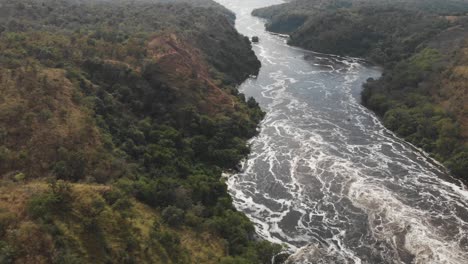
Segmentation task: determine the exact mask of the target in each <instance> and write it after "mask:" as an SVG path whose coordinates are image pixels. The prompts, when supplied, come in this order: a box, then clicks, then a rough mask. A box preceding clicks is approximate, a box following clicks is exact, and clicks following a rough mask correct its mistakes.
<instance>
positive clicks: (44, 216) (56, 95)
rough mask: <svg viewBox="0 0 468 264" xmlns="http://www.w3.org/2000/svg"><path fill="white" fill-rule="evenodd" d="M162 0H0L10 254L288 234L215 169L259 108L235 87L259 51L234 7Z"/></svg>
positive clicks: (72, 258)
mask: <svg viewBox="0 0 468 264" xmlns="http://www.w3.org/2000/svg"><path fill="white" fill-rule="evenodd" d="M165 2H167V1H145V0H141V1H136V2H132V3H129V2H128V1H97V2H96V1H88V0H84V1H68V0H58V1H52V0H47V1H32V0H21V1H10V0H1V1H0V4H1V5H0V14H1V16H0V110H1V112H0V176H1V178H2V180H1V184H0V196H1V199H0V200H1V202H0V226H1V232H0V262H1V263H109V262H112V263H264V262H268V261H269V259H270V258H271V256H272V254H274V253H275V252H277V251H278V250H279V247H277V246H272V245H270V244H269V243H266V242H262V241H256V240H254V239H253V238H254V228H253V225H252V224H251V223H250V222H249V220H248V219H247V218H246V217H245V216H244V215H242V214H241V213H239V212H236V211H235V209H234V208H233V206H232V202H231V199H230V196H229V194H228V193H227V190H226V185H225V184H224V182H223V181H222V180H221V172H222V170H226V169H232V168H233V167H234V166H235V165H237V163H238V162H239V160H240V159H241V158H243V157H245V155H246V154H247V153H248V147H247V140H248V139H249V138H250V137H252V136H254V135H255V134H256V127H257V124H258V122H259V121H260V120H261V118H262V117H263V113H262V111H261V110H260V109H259V107H258V105H257V103H256V102H255V101H254V100H253V99H250V100H248V101H247V102H246V100H245V97H244V96H243V95H242V94H239V93H238V92H237V90H236V87H235V85H237V84H238V83H240V82H242V81H243V80H244V79H245V78H246V77H247V76H249V75H252V74H253V75H254V74H257V72H258V69H259V67H260V63H259V61H258V60H257V59H256V57H255V55H254V53H253V51H252V50H251V46H250V42H249V41H248V39H246V38H245V37H243V36H241V35H239V34H238V33H237V32H236V31H235V29H234V27H233V20H232V19H233V16H232V13H230V12H229V11H227V10H226V9H224V8H222V7H220V6H219V5H217V4H215V3H214V2H212V1H209V0H206V1H205V0H200V1H195V2H193V3H192V2H191V1H190V3H189V1H177V3H175V4H174V3H172V1H171V3H165ZM77 3H79V4H77ZM57 178H58V179H60V181H58V182H57V181H55V180H53V179H57ZM62 180H63V181H62ZM47 182H51V183H50V184H48V183H47ZM24 245H27V246H24Z"/></svg>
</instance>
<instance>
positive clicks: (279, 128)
mask: <svg viewBox="0 0 468 264" xmlns="http://www.w3.org/2000/svg"><path fill="white" fill-rule="evenodd" d="M218 2H220V3H221V4H223V5H224V6H226V7H227V8H229V9H231V10H232V11H234V12H235V13H236V15H237V20H236V27H237V29H238V30H239V32H241V33H242V34H244V35H246V36H258V37H259V38H260V42H259V43H258V44H254V50H255V52H256V54H257V56H258V57H259V59H260V60H261V62H262V68H261V71H260V73H259V75H258V76H257V77H256V78H252V79H249V80H247V81H246V82H245V83H244V84H243V85H242V86H241V87H240V89H241V91H242V92H244V93H245V94H246V95H248V96H253V97H254V98H255V99H256V100H257V101H258V102H259V103H260V105H261V106H262V108H263V109H264V110H265V111H266V113H267V115H266V118H265V120H264V121H263V122H262V124H261V132H260V134H259V135H258V136H257V137H255V138H254V139H252V140H251V144H252V153H251V155H250V156H249V157H248V159H247V160H246V161H245V162H244V163H243V164H242V169H241V171H240V172H239V173H238V174H235V175H231V176H230V177H229V179H228V187H229V191H230V193H231V195H232V197H233V199H234V204H235V206H236V207H237V208H238V209H239V210H241V211H243V212H244V213H245V214H246V215H247V216H248V217H249V218H250V219H251V220H252V221H253V222H254V223H255V226H256V230H257V233H258V235H259V236H260V237H262V238H264V239H267V240H270V241H272V242H277V243H282V244H284V245H286V247H287V248H288V250H289V251H290V252H291V253H292V256H291V257H290V261H292V262H293V263H462V264H465V263H468V190H467V189H466V188H464V187H462V185H461V184H460V183H459V182H458V181H457V180H455V179H453V178H451V177H450V176H449V175H448V174H447V173H446V170H445V169H444V168H443V167H442V166H440V164H437V162H435V161H433V160H431V159H429V158H428V157H427V155H425V154H424V153H423V152H421V151H419V150H417V149H416V148H415V147H413V146H411V145H410V144H408V143H406V142H404V141H403V140H401V139H399V138H398V137H397V136H395V135H394V134H393V133H391V132H390V131H388V130H387V129H385V128H384V127H383V126H382V124H381V122H380V120H379V119H378V118H377V117H376V116H375V115H374V114H373V113H372V112H371V111H369V110H368V109H366V108H365V107H363V106H362V105H361V104H360V92H361V89H362V84H363V82H365V80H366V79H367V78H370V77H373V78H377V77H379V75H380V74H381V71H380V69H379V68H378V67H375V66H371V65H369V64H367V63H366V62H364V61H362V60H359V59H356V58H344V57H339V56H333V55H325V54H319V53H314V52H310V51H305V50H302V49H299V48H295V47H291V46H288V45H287V44H286V41H287V39H286V38H285V37H284V36H280V35H275V34H271V33H269V32H267V31H265V28H264V23H265V21H263V20H261V19H259V18H255V17H252V16H251V11H252V10H253V9H255V8H258V7H263V6H269V5H272V4H275V3H279V1H277V0H275V1H272V0H218Z"/></svg>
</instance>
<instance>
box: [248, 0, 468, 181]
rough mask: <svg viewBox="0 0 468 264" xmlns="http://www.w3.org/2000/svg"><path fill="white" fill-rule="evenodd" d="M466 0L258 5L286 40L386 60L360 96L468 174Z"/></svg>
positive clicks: (389, 123)
mask: <svg viewBox="0 0 468 264" xmlns="http://www.w3.org/2000/svg"><path fill="white" fill-rule="evenodd" d="M467 11H468V1H462V0H460V1H442V0H412V1H385V0H379V1H367V0H336V1H322V0H312V1H306V0H296V1H292V2H288V3H285V4H281V5H277V6H272V7H267V8H262V9H258V10H255V11H254V12H253V14H254V15H256V16H259V17H263V18H266V19H268V23H267V29H268V30H270V31H274V32H280V33H287V34H290V36H291V37H290V41H289V43H290V44H291V45H296V46H300V47H303V48H306V49H310V50H314V51H318V52H324V53H333V54H339V55H345V56H355V57H363V58H366V59H368V60H370V61H372V62H374V63H377V64H380V65H383V66H384V72H383V75H382V77H381V78H379V79H378V80H372V79H370V80H369V81H368V82H367V83H366V84H365V85H364V91H363V94H362V99H363V104H364V105H366V106H367V107H369V108H370V109H372V110H374V111H375V112H376V113H377V114H378V115H379V116H380V117H382V120H383V122H384V124H385V126H386V127H388V128H389V129H391V130H393V131H395V132H396V133H397V134H398V135H400V136H401V137H404V138H405V139H406V140H408V141H409V142H411V143H413V144H415V145H416V146H418V147H421V148H422V149H424V150H425V151H427V152H429V153H431V154H432V156H433V157H435V158H436V159H438V160H439V161H441V162H443V163H444V164H445V165H446V166H447V167H448V168H449V169H450V170H451V171H452V172H453V174H455V175H457V176H459V177H461V178H462V179H465V180H468V141H467V137H466V136H467V135H468V125H467V119H468V118H467V117H468V112H467V109H466V106H467V105H468V101H467V100H468V98H467V97H466V94H468V86H467V85H466V83H467V82H466V71H465V68H466V47H467V43H466V39H467V37H468V18H467V17H466V16H465V14H466V13H467Z"/></svg>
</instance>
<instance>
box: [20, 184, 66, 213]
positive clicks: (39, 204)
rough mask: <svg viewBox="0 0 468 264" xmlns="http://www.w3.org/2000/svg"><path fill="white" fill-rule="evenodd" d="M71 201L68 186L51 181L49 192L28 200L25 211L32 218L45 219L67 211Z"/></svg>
mask: <svg viewBox="0 0 468 264" xmlns="http://www.w3.org/2000/svg"><path fill="white" fill-rule="evenodd" d="M71 201H72V197H71V186H70V184H68V183H66V182H64V181H52V182H51V183H50V184H49V190H47V191H46V192H44V193H42V194H38V195H35V196H33V197H31V198H30V200H29V201H28V206H27V211H28V213H29V214H30V215H31V217H33V218H43V219H47V218H49V217H50V216H51V215H52V214H56V213H62V212H66V211H68V210H69V209H70V207H69V206H70V204H71Z"/></svg>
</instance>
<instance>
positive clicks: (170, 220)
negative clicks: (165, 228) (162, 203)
mask: <svg viewBox="0 0 468 264" xmlns="http://www.w3.org/2000/svg"><path fill="white" fill-rule="evenodd" d="M162 218H163V221H164V222H165V223H167V224H168V225H170V226H173V227H178V226H180V225H181V224H183V223H184V220H185V212H184V210H182V209H179V208H177V207H175V206H168V207H166V208H165V209H164V210H163V211H162Z"/></svg>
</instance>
